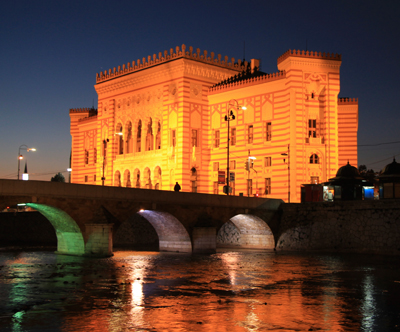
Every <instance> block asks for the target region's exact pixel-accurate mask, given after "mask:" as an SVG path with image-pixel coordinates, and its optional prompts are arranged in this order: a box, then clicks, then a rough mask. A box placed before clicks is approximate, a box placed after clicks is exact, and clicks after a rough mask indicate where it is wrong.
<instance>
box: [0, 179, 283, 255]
mask: <svg viewBox="0 0 400 332" xmlns="http://www.w3.org/2000/svg"><path fill="white" fill-rule="evenodd" d="M281 203H282V201H281V200H274V199H266V198H254V197H243V196H222V195H210V194H198V193H188V192H171V191H162V190H149V189H136V188H118V187H108V186H105V187H101V186H93V185H81V184H70V183H58V182H44V181H19V180H0V211H2V210H3V209H5V208H7V207H12V206H16V205H20V206H23V205H26V206H29V207H31V208H33V209H35V210H37V211H39V212H40V213H41V214H42V215H43V216H45V217H46V218H47V219H48V220H49V221H50V223H51V224H52V226H53V227H54V229H55V231H56V236H57V252H58V253H61V254H71V255H87V256H105V257H106V256H111V255H112V250H113V239H115V237H116V236H117V234H118V231H119V230H120V232H119V233H124V232H125V231H124V230H125V229H127V225H129V224H130V223H132V220H134V219H135V218H136V220H138V219H140V220H145V221H146V222H147V223H148V224H150V225H151V226H152V228H154V231H155V234H156V236H157V239H158V245H159V250H162V251H178V252H192V251H193V252H215V250H216V246H217V239H218V242H219V245H221V246H224V245H225V246H232V245H234V246H239V247H240V248H263V249H273V248H275V243H276V237H274V234H275V236H276V234H277V233H278V229H279V214H280V212H279V206H280V204H281ZM139 231H140V230H139ZM122 235H123V234H122ZM232 238H234V240H232Z"/></svg>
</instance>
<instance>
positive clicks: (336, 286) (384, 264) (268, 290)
mask: <svg viewBox="0 0 400 332" xmlns="http://www.w3.org/2000/svg"><path fill="white" fill-rule="evenodd" d="M399 261H400V258H398V257H388V256H367V255H336V254H335V255H332V254H299V253H281V252H278V253H275V252H273V251H247V250H242V251H240V250H226V251H218V252H217V253H216V254H213V255H192V254H181V253H165V252H140V251H136V252H135V251H116V252H115V255H114V257H111V258H108V259H93V258H81V257H72V256H63V255H56V254H54V253H53V252H51V251H18V250H15V251H5V250H3V251H0V299H1V301H0V331H14V332H22V331H41V332H42V331H229V332H236V331H237V332H239V331H280V332H282V331H400V265H399Z"/></svg>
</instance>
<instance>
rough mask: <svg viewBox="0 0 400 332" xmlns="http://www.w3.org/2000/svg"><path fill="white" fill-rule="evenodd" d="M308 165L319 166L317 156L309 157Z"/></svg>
mask: <svg viewBox="0 0 400 332" xmlns="http://www.w3.org/2000/svg"><path fill="white" fill-rule="evenodd" d="M310 164H319V160H318V155H316V154H315V153H314V154H312V155H311V156H310Z"/></svg>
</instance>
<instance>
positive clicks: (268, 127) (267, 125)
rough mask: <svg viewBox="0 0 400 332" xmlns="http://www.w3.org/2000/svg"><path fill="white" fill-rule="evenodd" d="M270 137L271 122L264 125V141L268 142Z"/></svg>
mask: <svg viewBox="0 0 400 332" xmlns="http://www.w3.org/2000/svg"><path fill="white" fill-rule="evenodd" d="M271 137H272V128H271V122H267V123H266V124H265V140H266V141H267V142H269V141H270V140H271Z"/></svg>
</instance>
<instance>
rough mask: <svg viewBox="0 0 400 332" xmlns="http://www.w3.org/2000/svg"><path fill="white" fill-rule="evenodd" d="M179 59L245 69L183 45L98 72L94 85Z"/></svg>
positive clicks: (219, 56)
mask: <svg viewBox="0 0 400 332" xmlns="http://www.w3.org/2000/svg"><path fill="white" fill-rule="evenodd" d="M179 58H185V59H190V60H195V61H200V62H203V63H207V64H212V65H215V66H218V67H221V68H227V69H233V70H237V71H243V70H244V69H245V63H244V62H242V61H241V60H240V59H238V60H237V62H235V58H231V59H230V61H229V58H228V56H225V57H224V58H222V56H221V54H218V55H217V57H215V54H214V52H211V53H210V54H208V52H207V51H206V50H204V51H203V53H202V54H201V52H200V49H199V48H197V49H196V52H194V51H193V47H192V46H190V47H189V49H188V50H187V49H186V45H184V44H183V45H182V46H181V47H179V46H177V47H176V48H175V50H174V49H173V48H171V49H170V50H169V53H168V51H164V53H162V52H159V53H158V56H157V55H156V54H153V56H150V55H149V56H148V57H147V58H145V57H144V58H142V59H138V60H137V61H136V62H135V61H132V63H130V62H128V63H127V64H126V65H125V64H123V65H122V67H121V66H118V68H116V67H114V68H113V69H109V70H108V71H107V70H105V71H104V72H100V73H98V74H97V75H96V83H101V82H104V81H107V80H109V79H112V78H116V77H120V76H123V75H126V74H129V73H133V72H136V71H139V70H142V69H144V68H149V67H153V66H156V65H159V64H162V63H166V62H168V61H171V60H176V59H179Z"/></svg>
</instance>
